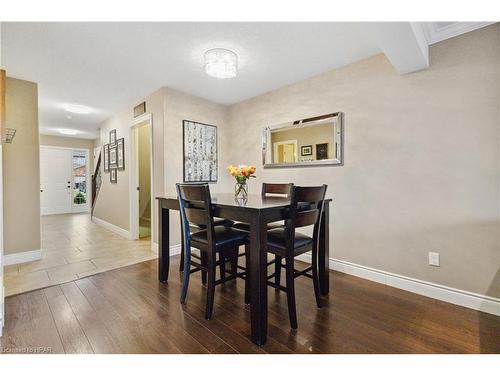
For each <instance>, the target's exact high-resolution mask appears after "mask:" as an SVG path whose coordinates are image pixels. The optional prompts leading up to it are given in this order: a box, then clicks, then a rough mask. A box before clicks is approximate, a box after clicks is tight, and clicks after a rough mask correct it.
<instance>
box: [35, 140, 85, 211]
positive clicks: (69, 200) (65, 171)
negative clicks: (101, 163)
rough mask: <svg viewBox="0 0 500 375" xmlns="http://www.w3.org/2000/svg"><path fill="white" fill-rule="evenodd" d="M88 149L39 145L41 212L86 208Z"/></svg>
mask: <svg viewBox="0 0 500 375" xmlns="http://www.w3.org/2000/svg"><path fill="white" fill-rule="evenodd" d="M88 170H89V152H88V150H82V149H68V148H59V147H51V146H40V213H41V215H54V214H67V213H75V212H87V211H88V210H89V203H88V197H89V196H90V195H89V192H88V188H89V184H88V176H89V174H88Z"/></svg>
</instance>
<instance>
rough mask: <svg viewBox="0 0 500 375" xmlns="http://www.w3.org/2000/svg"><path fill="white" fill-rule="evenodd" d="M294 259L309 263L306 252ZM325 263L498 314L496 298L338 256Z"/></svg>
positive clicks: (363, 277) (368, 277)
mask: <svg viewBox="0 0 500 375" xmlns="http://www.w3.org/2000/svg"><path fill="white" fill-rule="evenodd" d="M297 259H298V260H302V261H304V262H308V263H311V255H310V254H303V255H301V256H299V257H297ZM329 266H330V269H332V270H335V271H338V272H342V273H347V274H349V275H353V276H357V277H361V278H362V279H367V280H370V281H374V282H376V283H380V284H385V285H388V286H392V287H394V288H398V289H403V290H406V291H409V292H412V293H416V294H420V295H423V296H426V297H430V298H434V299H438V300H440V301H444V302H448V303H453V304H455V305H459V306H464V307H468V308H470V309H473V310H478V311H482V312H486V313H490V314H494V315H498V316H500V298H495V297H490V296H486V295H483V294H478V293H473V292H467V291H465V290H460V289H455V288H451V287H448V286H445V285H440V284H435V283H431V282H428V281H424V280H419V279H414V278H412V277H407V276H403V275H398V274H395V273H391V272H386V271H382V270H378V269H375V268H371V267H365V266H362V265H359V264H355V263H351V262H347V261H344V260H340V259H333V258H330V262H329Z"/></svg>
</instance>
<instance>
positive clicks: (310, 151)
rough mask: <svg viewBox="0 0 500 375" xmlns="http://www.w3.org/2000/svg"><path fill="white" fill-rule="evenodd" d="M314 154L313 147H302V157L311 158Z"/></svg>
mask: <svg viewBox="0 0 500 375" xmlns="http://www.w3.org/2000/svg"><path fill="white" fill-rule="evenodd" d="M312 154H313V146H312V145H308V146H302V147H300V155H302V156H311V155H312Z"/></svg>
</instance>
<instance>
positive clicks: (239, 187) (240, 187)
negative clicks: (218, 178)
mask: <svg viewBox="0 0 500 375" xmlns="http://www.w3.org/2000/svg"><path fill="white" fill-rule="evenodd" d="M234 198H235V199H241V200H246V199H248V185H247V183H246V181H245V182H236V184H235V185H234Z"/></svg>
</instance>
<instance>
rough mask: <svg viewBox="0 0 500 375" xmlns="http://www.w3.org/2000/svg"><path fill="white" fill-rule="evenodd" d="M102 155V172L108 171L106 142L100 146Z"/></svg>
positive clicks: (107, 147)
mask: <svg viewBox="0 0 500 375" xmlns="http://www.w3.org/2000/svg"><path fill="white" fill-rule="evenodd" d="M102 155H103V159H102V162H103V164H104V172H105V173H108V172H109V145H108V144H106V145H104V146H102Z"/></svg>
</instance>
